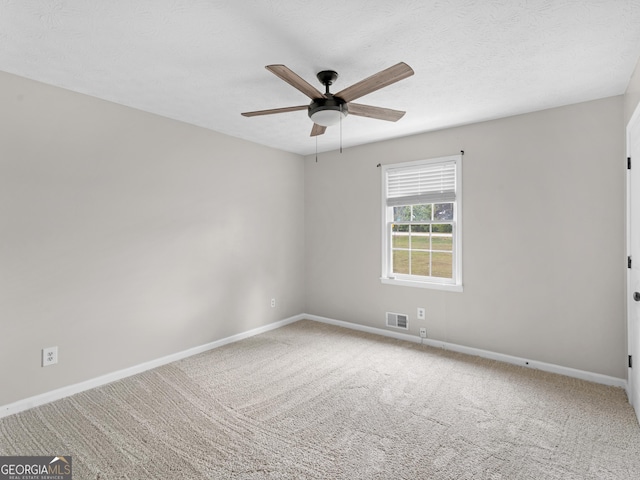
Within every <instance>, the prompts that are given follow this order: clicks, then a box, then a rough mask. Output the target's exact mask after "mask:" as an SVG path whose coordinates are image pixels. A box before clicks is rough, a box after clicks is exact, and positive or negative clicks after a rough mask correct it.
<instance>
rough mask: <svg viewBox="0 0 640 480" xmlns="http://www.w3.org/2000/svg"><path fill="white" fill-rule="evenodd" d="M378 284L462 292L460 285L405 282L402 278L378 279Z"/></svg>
mask: <svg viewBox="0 0 640 480" xmlns="http://www.w3.org/2000/svg"><path fill="white" fill-rule="evenodd" d="M380 282H382V283H383V284H385V285H397V286H403V287H417V288H430V289H431V290H446V291H449V292H463V291H464V288H463V287H462V285H456V284H455V283H430V282H422V281H420V282H413V281H411V280H405V279H402V278H398V277H395V278H386V277H380Z"/></svg>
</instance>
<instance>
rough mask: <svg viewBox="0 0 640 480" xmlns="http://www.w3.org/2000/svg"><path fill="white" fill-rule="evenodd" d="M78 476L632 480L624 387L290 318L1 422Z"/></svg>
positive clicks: (14, 443) (2, 432)
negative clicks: (66, 458)
mask: <svg viewBox="0 0 640 480" xmlns="http://www.w3.org/2000/svg"><path fill="white" fill-rule="evenodd" d="M0 455H70V456H71V457H72V459H73V469H74V477H73V478H74V479H76V480H79V479H82V480H84V479H101V480H106V479H136V480H142V479H172V480H173V479H394V480H395V479H492V480H496V479H505V480H518V479H535V480H537V479H545V480H546V479H558V480H571V479H580V480H584V479H615V480H626V479H637V478H640V427H639V426H638V423H637V421H636V419H635V415H634V412H633V410H632V408H631V407H630V406H629V404H628V402H627V399H626V395H625V393H624V391H623V390H622V389H620V388H614V387H606V386H602V385H597V384H593V383H589V382H585V381H582V380H576V379H573V378H568V377H564V376H560V375H554V374H549V373H545V372H541V371H537V370H532V369H527V368H522V367H517V366H514V365H508V364H503V363H499V362H495V361H491V360H486V359H481V358H477V357H470V356H466V355H462V354H457V353H452V352H447V351H443V350H438V349H433V348H430V347H426V346H422V345H418V344H412V343H407V342H402V341H397V340H393V339H389V338H384V337H380V336H376V335H370V334H366V333H360V332H356V331H352V330H347V329H343V328H339V327H334V326H330V325H325V324H321V323H316V322H311V321H300V322H297V323H294V324H291V325H289V326H286V327H283V328H280V329H277V330H274V331H271V332H268V333H264V334H261V335H258V336H255V337H252V338H249V339H246V340H243V341H241V342H237V343H234V344H231V345H227V346H225V347H221V348H218V349H215V350H212V351H209V352H206V353H203V354H200V355H197V356H193V357H190V358H187V359H184V360H181V361H178V362H175V363H172V364H169V365H166V366H163V367H160V368H157V369H154V370H150V371H148V372H144V373H142V374H139V375H136V376H133V377H129V378H126V379H124V380H120V381H117V382H114V383H111V384H108V385H105V386H102V387H99V388H95V389H93V390H90V391H86V392H83V393H79V394H77V395H74V396H71V397H68V398H65V399H62V400H59V401H56V402H53V403H50V404H47V405H44V406H41V407H37V408H34V409H31V410H28V411H25V412H22V413H19V414H16V415H12V416H10V417H6V418H4V419H1V420H0Z"/></svg>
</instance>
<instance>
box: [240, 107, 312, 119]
mask: <svg viewBox="0 0 640 480" xmlns="http://www.w3.org/2000/svg"><path fill="white" fill-rule="evenodd" d="M308 108H309V105H298V106H297V107H284V108H272V109H270V110H257V111H255V112H244V113H243V114H242V116H243V117H257V116H259V115H271V114H272V113H286V112H295V111H297V110H307V109H308Z"/></svg>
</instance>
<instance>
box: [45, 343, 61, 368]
mask: <svg viewBox="0 0 640 480" xmlns="http://www.w3.org/2000/svg"><path fill="white" fill-rule="evenodd" d="M56 363H58V347H49V348H43V349H42V366H43V367H48V366H49V365H55V364H56Z"/></svg>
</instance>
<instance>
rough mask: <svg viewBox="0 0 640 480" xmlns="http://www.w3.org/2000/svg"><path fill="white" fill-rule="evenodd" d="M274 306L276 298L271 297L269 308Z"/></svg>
mask: <svg viewBox="0 0 640 480" xmlns="http://www.w3.org/2000/svg"><path fill="white" fill-rule="evenodd" d="M275 306H276V299H275V298H272V299H271V308H275Z"/></svg>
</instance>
